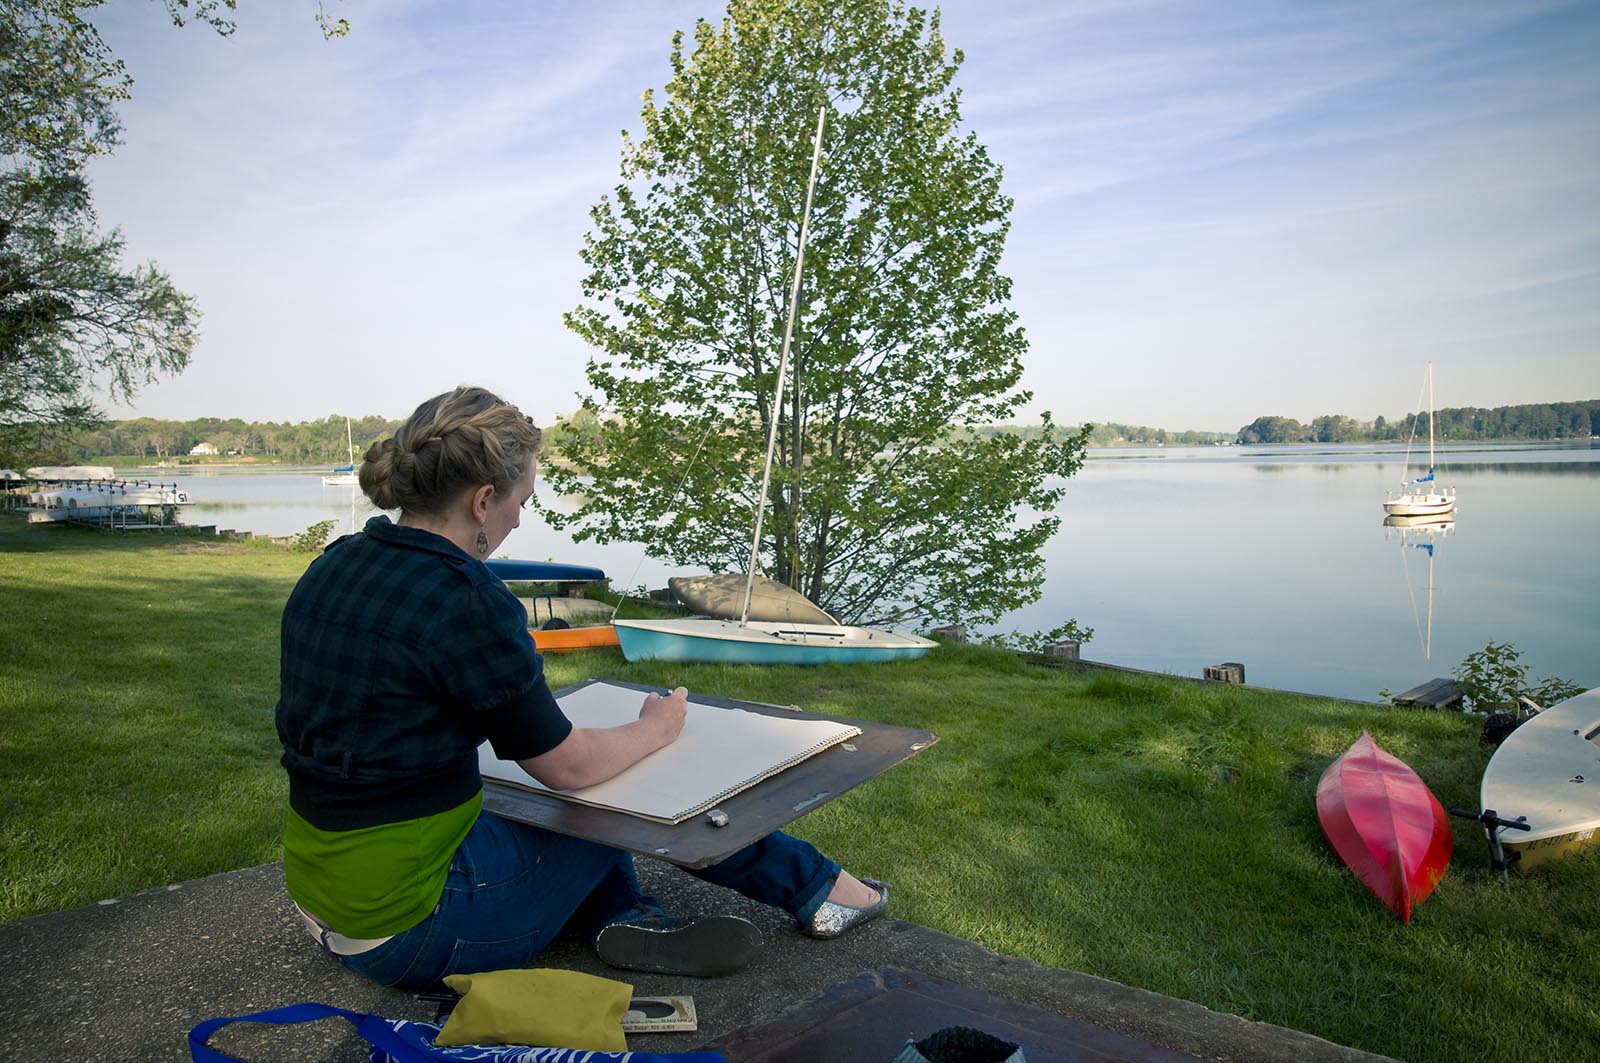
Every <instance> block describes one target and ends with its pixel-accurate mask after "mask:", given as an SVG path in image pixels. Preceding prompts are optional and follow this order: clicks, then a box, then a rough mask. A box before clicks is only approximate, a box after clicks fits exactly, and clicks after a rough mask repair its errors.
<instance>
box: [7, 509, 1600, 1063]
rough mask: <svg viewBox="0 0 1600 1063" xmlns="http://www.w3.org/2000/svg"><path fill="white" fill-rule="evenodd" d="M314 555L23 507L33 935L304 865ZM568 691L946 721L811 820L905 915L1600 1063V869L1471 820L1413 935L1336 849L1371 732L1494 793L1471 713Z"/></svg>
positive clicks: (1300, 702)
mask: <svg viewBox="0 0 1600 1063" xmlns="http://www.w3.org/2000/svg"><path fill="white" fill-rule="evenodd" d="M307 560H308V557H307V555H297V554H292V553H289V552H288V551H286V550H281V549H275V548H268V547H263V546H259V545H250V544H220V543H216V542H214V541H204V540H184V539H178V538H174V537H171V536H167V537H159V538H158V537H150V538H140V537H136V536H123V537H116V536H108V535H104V534H101V533H96V532H92V531H87V530H83V529H76V528H63V527H53V526H32V527H30V526H27V525H25V524H22V523H21V522H20V521H17V520H14V519H8V518H0V593H3V594H4V600H5V601H6V602H7V603H8V605H9V608H7V609H6V610H5V611H4V612H3V613H0V668H3V670H4V676H5V682H4V684H3V685H0V791H3V794H4V805H3V812H0V880H3V883H4V885H3V887H0V890H3V892H0V919H14V918H18V917H20V916H24V915H27V914H31V913H34V912H39V911H45V910H50V909H55V908H62V907H70V906H74V905H79V904H86V903H91V902H93V901H95V900H98V899H100V898H104V897H111V896H117V895H121V894H124V893H127V892H130V891H132V890H135V889H140V888H144V887H149V886H155V885H161V884H166V883H170V882H176V881H180V880H183V879H187V878H191V877H195V876H198V875H203V874H208V873H211V872H215V871H222V870H227V869H230V868H235V867H242V866H248V865H252V864H256V863H261V862H263V861H268V860H272V859H275V858H276V857H277V855H278V849H277V837H278V832H279V830H280V828H281V824H282V815H283V813H282V804H283V793H284V785H283V779H282V774H281V771H280V770H279V769H278V767H277V763H276V757H277V744H276V741H275V738H274V736H273V729H272V703H273V700H274V697H275V694H276V683H277V675H276V667H277V623H278V617H279V613H280V611H281V608H282V603H283V600H284V598H285V597H286V596H287V594H288V591H289V588H290V587H291V586H292V585H293V582H294V580H295V579H296V578H297V577H298V575H299V573H300V572H301V571H302V570H303V569H304V567H305V564H306V563H307ZM549 670H550V678H551V681H552V683H553V684H556V685H563V684H567V683H572V682H576V681H578V680H580V679H583V678H587V677H589V676H590V675H594V674H603V675H607V676H611V677H614V678H618V679H624V680H630V681H634V682H640V683H652V684H667V683H678V682H682V683H685V684H686V685H688V686H689V687H690V688H691V689H695V690H700V691H704V692H706V693H710V694H719V695H724V696H730V697H747V698H753V699H756V700H761V701H771V702H778V703H784V704H797V705H801V706H803V707H805V708H807V709H811V710H815V711H821V712H833V713H839V714H842V715H848V716H856V717H862V718H867V719H874V720H880V721H883V722H888V723H900V724H905V725H909V726H917V727H929V728H932V729H933V730H936V731H938V732H939V733H940V735H941V736H942V740H941V741H940V743H939V744H938V745H936V746H934V747H933V748H932V749H930V750H928V751H926V752H924V753H922V754H921V755H919V756H917V757H915V758H913V759H912V760H911V761H909V762H907V763H905V764H903V765H901V766H899V767H897V768H896V769H894V770H893V771H891V772H889V773H888V774H886V775H885V776H883V777H882V778H880V779H877V780H875V781H874V782H872V783H871V784H869V785H867V786H865V787H862V788H860V789H858V790H856V791H855V792H853V793H851V794H849V795H847V796H845V797H843V798H841V799H840V800H838V801H835V802H834V803H832V804H830V805H827V806H825V807H823V808H822V809H820V810H818V811H817V812H815V813H813V814H811V815H809V816H807V817H805V818H804V819H802V820H801V821H799V823H798V824H797V825H796V828H795V832H796V833H798V834H801V835H803V836H805V837H808V838H810V839H811V840H813V841H815V842H817V843H818V844H819V845H821V846H822V847H823V848H824V849H826V850H827V851H829V852H830V853H832V854H834V855H836V856H837V857H839V858H840V859H841V860H842V861H843V862H844V863H845V864H846V865H847V866H849V867H851V868H853V869H856V870H858V871H861V872H864V873H867V874H872V875H877V876H881V877H885V878H888V879H889V880H891V881H892V882H894V883H895V885H896V887H897V895H896V905H895V914H896V915H897V916H899V917H902V918H905V919H909V920H913V921H915V922H918V923H921V924H924V925H927V926H931V927H935V928H938V929H940V930H944V931H947V932H949V933H952V934H957V935H960V936H962V937H967V938H971V939H975V940H978V941H982V942H983V943H985V944H987V945H989V946H990V947H992V948H994V949H996V950H998V951H1000V952H1003V953H1006V954H1009V955H1016V956H1026V957H1030V958H1032V959H1034V960H1037V961H1038V962H1040V963H1043V964H1048V965H1052V966H1061V967H1069V968H1073V969H1075V970H1079V971H1084V972H1088V973H1091V974H1095V975H1099V976H1101V977H1105V978H1110V979H1114V980H1116V981H1119V982H1123V983H1126V984H1129V985H1136V986H1142V987H1144V988H1147V989H1152V990H1155V991H1157V992H1160V993H1166V994H1169V995H1172V996H1175V997H1181V998H1184V999H1188V1000H1193V1001H1197V1002H1199V1003H1201V1004H1204V1005H1206V1006H1208V1007H1211V1008H1215V1009H1218V1010H1221V1011H1227V1012H1232V1013H1235V1014H1238V1015H1242V1016H1245V1017H1246V1018H1250V1019H1255V1020H1260V1021H1264V1022H1271V1023H1276V1024H1279V1025H1283V1026H1289V1027H1293V1028H1296V1029H1300V1030H1305V1031H1308V1032H1310V1033H1314V1034H1318V1035H1320V1036H1322V1037H1326V1038H1329V1039H1330V1040H1333V1041H1337V1042H1340V1043H1343V1044H1348V1045H1353V1046H1355V1047H1359V1048H1364V1049H1367V1050H1369V1051H1374V1052H1381V1053H1384V1054H1388V1055H1392V1056H1396V1057H1399V1058H1401V1059H1405V1060H1411V1061H1416V1063H1427V1061H1438V1063H1446V1061H1451V1063H1453V1061H1456V1060H1461V1059H1466V1058H1471V1059H1473V1060H1475V1061H1484V1063H1488V1061H1524V1060H1525V1061H1530V1063H1531V1061H1540V1063H1542V1061H1545V1060H1553V1059H1581V1058H1597V1057H1600V1033H1597V1031H1600V1009H1597V1007H1596V1004H1595V1001H1594V992H1595V988H1596V986H1600V911H1597V907H1596V905H1595V904H1594V898H1595V896H1596V895H1597V889H1596V887H1597V885H1600V860H1597V859H1592V858H1591V859H1584V860H1579V861H1572V862H1568V863H1566V864H1564V865H1557V866H1556V867H1555V868H1554V869H1553V870H1552V872H1551V873H1549V874H1540V875H1534V876H1529V877H1527V878H1520V879H1514V880H1513V885H1512V888H1511V889H1510V890H1509V891H1507V890H1505V889H1503V888H1502V887H1501V885H1500V881H1499V878H1498V877H1497V876H1495V875H1491V874H1490V873H1489V872H1488V871H1487V869H1486V868H1485V867H1484V862H1485V861H1484V855H1483V852H1482V845H1481V841H1480V840H1479V838H1477V837H1476V836H1475V835H1474V834H1473V832H1472V831H1470V830H1461V831H1460V832H1458V839H1457V846H1456V854H1455V860H1454V862H1453V864H1452V866H1451V869H1450V872H1449V874H1448V875H1447V876H1446V877H1445V879H1444V881H1443V883H1441V885H1440V886H1439V889H1438V890H1437V892H1436V893H1435V894H1434V896H1433V897H1432V898H1430V899H1429V900H1428V901H1427V902H1426V903H1425V904H1424V905H1423V906H1422V907H1421V908H1420V909H1419V911H1418V913H1417V915H1416V916H1415V918H1414V921H1413V922H1412V923H1411V924H1410V925H1409V926H1402V925H1400V924H1398V923H1396V922H1394V920H1393V919H1392V918H1391V917H1389V916H1388V914H1387V913H1386V912H1385V911H1384V910H1383V909H1382V908H1381V907H1380V906H1379V905H1378V904H1377V903H1376V902H1375V901H1374V900H1372V899H1371V898H1370V897H1369V896H1368V895H1367V894H1366V892H1365V891H1364V890H1363V889H1362V887H1361V886H1360V885H1359V884H1358V883H1357V882H1356V881H1355V879H1354V877H1353V876H1352V875H1350V874H1349V873H1348V872H1347V871H1345V870H1344V869H1343V868H1342V867H1341V866H1340V865H1339V864H1338V863H1337V862H1336V861H1335V860H1334V858H1333V857H1332V855H1331V854H1330V852H1329V851H1328V848H1327V846H1326V844H1325V843H1324V841H1323V840H1322V836H1321V833H1320V831H1319V829H1318V826H1317V822H1316V815H1315V811H1314V807H1313V802H1312V795H1313V793H1314V790H1315V787H1316V782H1317V778H1318V777H1319V775H1320V774H1321V772H1322V769H1323V768H1324V767H1325V766H1326V765H1327V763H1328V762H1329V761H1330V760H1331V759H1332V758H1333V757H1334V756H1336V755H1337V754H1338V753H1339V752H1340V751H1341V750H1343V749H1344V747H1346V746H1347V745H1348V744H1349V743H1350V742H1351V741H1352V740H1353V739H1354V738H1355V737H1356V735H1357V734H1358V733H1359V732H1360V730H1361V729H1362V728H1367V729H1369V730H1371V731H1372V732H1373V734H1374V735H1375V736H1376V737H1377V738H1378V740H1379V741H1380V742H1381V743H1383V744H1384V745H1385V746H1386V747H1387V748H1388V749H1390V750H1391V751H1392V752H1394V753H1396V754H1397V755H1399V756H1401V757H1403V758H1405V759H1407V760H1408V761H1409V762H1410V763H1411V764H1412V765H1413V766H1414V767H1415V768H1416V769H1417V770H1418V771H1419V772H1420V773H1421V774H1422V775H1423V777H1424V778H1425V779H1427V780H1428V782H1429V784H1430V785H1431V786H1432V787H1433V789H1434V791H1435V793H1437V794H1438V796H1439V798H1440V799H1441V800H1442V801H1444V802H1445V803H1446V804H1460V805H1471V804H1474V803H1475V802H1476V793H1477V784H1478V778H1479V776H1480V774H1481V771H1482V768H1483V765H1484V763H1485V761H1486V760H1487V758H1488V750H1487V749H1486V748H1484V747H1482V746H1480V745H1479V743H1478V741H1477V733H1476V727H1475V725H1474V723H1473V722H1472V721H1470V720H1466V719H1463V718H1460V717H1457V716H1452V715H1440V714H1424V713H1407V712H1396V711H1391V710H1385V709H1382V708H1379V707H1376V706H1372V705H1358V704H1352V703H1344V702H1335V701H1326V700H1320V699H1313V698H1300V697H1295V696H1293V695H1286V694H1277V693H1272V692H1263V691H1253V690H1240V689H1237V688H1228V687H1221V686H1201V685H1198V684H1194V683H1190V682H1187V681H1184V680H1177V679H1165V678H1158V677H1149V676H1140V675H1130V674H1123V673H1117V672H1106V671H1096V670H1088V671H1084V672H1081V673H1080V672H1072V671H1056V670H1047V669H1042V668H1038V667H1034V666H1030V665H1026V664H1024V663H1022V662H1020V661H1018V660H1017V659H1016V658H1014V657H1012V656H1010V655H1007V654H1005V653H1002V652H998V651H992V650H986V649H981V648H959V647H942V648H941V649H940V650H938V651H937V652H936V653H935V654H933V655H932V656H930V657H929V658H927V659H925V660H923V661H920V662H908V663H904V664H898V665H889V666H882V667H879V666H867V667H860V666H857V667H849V668H847V667H825V668H815V669H798V668H796V669H785V668H734V667H728V666H710V665H705V666H693V667H683V666H663V665H654V664H641V665H630V664H628V663H626V662H624V661H623V660H622V659H621V657H620V656H618V655H616V654H614V653H610V654H585V655H574V656H568V657H552V658H550V660H549Z"/></svg>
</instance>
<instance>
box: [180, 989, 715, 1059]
mask: <svg viewBox="0 0 1600 1063" xmlns="http://www.w3.org/2000/svg"><path fill="white" fill-rule="evenodd" d="M334 1017H338V1018H341V1019H346V1020H348V1021H349V1022H350V1024H351V1025H353V1026H354V1027H355V1028H356V1033H357V1034H359V1035H360V1036H361V1038H362V1040H364V1041H366V1042H367V1044H369V1045H371V1046H372V1047H371V1049H370V1051H369V1053H368V1055H369V1057H370V1059H371V1061H372V1063H727V1060H726V1059H724V1058H723V1057H722V1055H721V1054H720V1053H717V1052H674V1053H671V1054H668V1055H661V1054H657V1053H651V1052H592V1051H589V1050H587V1049H576V1048H534V1047H530V1046H527V1045H450V1046H447V1047H446V1046H440V1045H436V1044H434V1043H433V1039H434V1037H435V1036H437V1034H438V1033H439V1030H440V1027H439V1026H438V1025H436V1024H434V1023H431V1022H412V1021H410V1020H407V1019H385V1018H382V1017H380V1016H377V1015H366V1014H363V1013H361V1012H359V1011H346V1010H345V1009H344V1008H335V1007H331V1006H329V1005H327V1004H315V1003H306V1004H291V1005H289V1006H288V1007H285V1008H274V1009H272V1010H271V1011H258V1012H256V1013H255V1014H254V1015H238V1016H233V1017H229V1018H221V1019H207V1020H206V1021H205V1022H202V1023H201V1024H200V1025H198V1026H196V1027H195V1028H194V1029H192V1030H190V1031H189V1055H190V1057H191V1058H192V1059H193V1060H194V1063H242V1061H241V1060H239V1059H237V1058H236V1057H234V1056H229V1055H224V1054H223V1053H221V1052H219V1051H217V1050H216V1049H215V1048H212V1047H211V1046H210V1045H208V1044H207V1043H206V1042H207V1041H209V1040H211V1035H212V1034H214V1033H216V1032H217V1031H218V1030H220V1029H222V1028H223V1027H224V1026H228V1025H231V1024H232V1023H236V1022H255V1023H265V1024H268V1025H272V1026H290V1025H293V1024H295V1023H301V1022H315V1021H317V1020H318V1019H330V1018H334Z"/></svg>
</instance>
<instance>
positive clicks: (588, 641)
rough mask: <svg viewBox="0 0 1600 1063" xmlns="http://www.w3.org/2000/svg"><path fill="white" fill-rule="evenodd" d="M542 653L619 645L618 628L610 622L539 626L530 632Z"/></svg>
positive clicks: (568, 651)
mask: <svg viewBox="0 0 1600 1063" xmlns="http://www.w3.org/2000/svg"><path fill="white" fill-rule="evenodd" d="M528 634H529V635H530V636H532V637H533V645H534V646H535V647H536V648H537V649H538V651H539V652H540V653H571V652H572V651H573V650H595V649H601V648H603V647H605V646H615V645H617V629H616V628H614V627H612V626H611V625H610V624H587V625H585V626H583V627H557V628H549V629H544V628H539V629H535V630H531V631H529V632H528Z"/></svg>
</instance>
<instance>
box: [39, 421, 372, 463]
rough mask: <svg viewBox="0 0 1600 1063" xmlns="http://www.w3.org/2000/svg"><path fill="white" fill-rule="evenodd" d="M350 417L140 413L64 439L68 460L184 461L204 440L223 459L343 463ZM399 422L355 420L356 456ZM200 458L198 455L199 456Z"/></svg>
mask: <svg viewBox="0 0 1600 1063" xmlns="http://www.w3.org/2000/svg"><path fill="white" fill-rule="evenodd" d="M344 425H345V419H344V416H343V415H342V414H341V415H339V416H336V417H329V418H327V419H326V420H322V421H304V422H301V423H300V424H290V423H289V422H287V421H285V422H283V423H281V424H279V423H276V422H273V421H242V420H240V419H239V418H237V417H233V418H229V419H226V420H224V419H223V418H220V417H198V418H196V419H194V420H192V421H160V420H156V419H155V418H152V417H138V418H135V419H134V420H131V421H107V422H105V423H104V424H102V425H101V426H100V427H98V428H89V429H84V430H83V431H80V432H78V433H76V434H75V435H73V436H72V437H70V438H69V439H68V440H66V441H65V443H64V449H65V450H66V452H67V453H66V454H65V455H63V456H64V457H65V458H67V459H68V460H71V461H77V462H85V461H90V460H91V459H95V458H111V457H117V458H126V457H134V458H149V459H153V460H156V461H179V462H183V461H186V460H188V459H190V458H191V453H190V452H191V451H193V450H194V449H195V448H196V447H200V446H202V445H203V444H209V445H210V447H213V448H215V450H216V454H217V458H215V459H212V458H210V457H209V456H208V457H207V460H221V459H225V458H230V457H231V458H235V459H238V458H245V459H249V460H251V461H282V462H290V463H304V462H316V463H332V464H336V465H343V464H344V463H345V460H346V457H347V455H348V454H349V451H348V449H347V448H346V444H345V432H344ZM399 426H400V422H399V421H390V420H388V419H386V418H383V417H352V418H350V437H351V439H352V440H353V441H354V443H355V448H356V460H357V461H358V462H359V461H360V460H361V455H362V454H364V453H366V450H367V448H368V447H369V446H371V445H372V444H373V443H376V442H377V441H378V440H380V439H382V438H384V437H385V436H389V435H393V434H394V430H395V429H396V428H398V427H399ZM196 460H198V459H196Z"/></svg>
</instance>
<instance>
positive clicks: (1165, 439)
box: [981, 421, 1234, 447]
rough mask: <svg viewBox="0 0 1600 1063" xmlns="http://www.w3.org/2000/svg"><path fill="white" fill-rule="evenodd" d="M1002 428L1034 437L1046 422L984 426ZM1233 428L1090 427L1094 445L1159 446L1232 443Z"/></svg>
mask: <svg viewBox="0 0 1600 1063" xmlns="http://www.w3.org/2000/svg"><path fill="white" fill-rule="evenodd" d="M1078 427H1079V426H1077V425H1055V426H1054V427H1053V429H1052V431H1051V435H1052V436H1054V437H1055V438H1057V439H1060V438H1063V437H1065V436H1069V435H1072V434H1073V433H1075V432H1076V431H1077V430H1078ZM1001 432H1011V433H1014V434H1016V435H1019V436H1021V437H1023V438H1024V439H1034V438H1037V437H1038V436H1040V435H1041V434H1043V432H1044V426H1043V425H1037V424H1031V425H1015V424H1004V425H1000V424H997V425H988V426H986V427H984V428H983V429H981V433H982V434H984V435H989V436H993V435H998V434H999V433H1001ZM1233 441H1234V433H1232V432H1201V431H1197V430H1196V429H1193V428H1186V429H1184V430H1183V431H1181V432H1176V431H1172V430H1171V429H1167V428H1151V427H1150V426H1149V425H1142V424H1117V423H1116V422H1115V421H1107V422H1105V423H1103V424H1096V425H1094V427H1093V428H1091V429H1090V431H1089V445H1090V446H1091V447H1115V446H1155V445H1157V444H1162V445H1171V446H1202V445H1205V444H1209V443H1232V442H1233Z"/></svg>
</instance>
